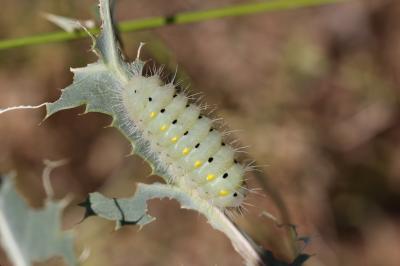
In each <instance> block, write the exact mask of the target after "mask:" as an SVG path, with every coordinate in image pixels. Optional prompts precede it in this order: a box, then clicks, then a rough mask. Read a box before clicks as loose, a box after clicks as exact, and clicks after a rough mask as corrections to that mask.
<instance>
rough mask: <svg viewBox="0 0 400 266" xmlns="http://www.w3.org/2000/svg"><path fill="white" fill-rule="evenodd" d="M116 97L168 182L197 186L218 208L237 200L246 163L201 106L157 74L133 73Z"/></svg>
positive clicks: (241, 196) (234, 204)
mask: <svg viewBox="0 0 400 266" xmlns="http://www.w3.org/2000/svg"><path fill="white" fill-rule="evenodd" d="M121 99H122V106H123V108H124V109H125V110H126V113H127V117H128V118H129V120H130V121H131V122H132V123H133V128H134V129H135V130H137V131H139V132H140V134H141V135H142V136H143V138H144V139H145V140H146V141H147V142H148V143H149V144H150V147H149V152H150V153H151V154H152V155H155V156H157V158H158V160H159V161H160V162H161V164H163V165H164V167H165V169H167V171H168V175H169V176H171V177H173V180H172V181H171V182H174V183H175V184H176V185H178V186H184V187H185V188H188V189H193V190H196V192H197V193H198V195H200V196H201V197H202V198H204V199H206V200H208V201H210V202H211V203H212V204H213V205H215V206H217V207H220V208H229V207H239V206H240V205H241V203H242V202H243V199H244V197H245V195H246V193H245V192H246V189H245V188H244V173H245V168H244V167H243V166H242V165H241V164H239V163H237V162H236V160H235V159H234V156H235V152H234V149H233V148H232V147H230V146H229V145H227V144H225V143H224V141H223V134H222V133H221V132H219V131H218V130H217V129H215V128H214V127H213V120H212V119H210V118H208V117H206V116H204V115H203V114H201V107H199V106H198V105H196V104H194V103H189V97H188V96H186V95H185V94H184V93H180V92H177V90H176V88H175V86H174V85H173V84H172V83H168V84H163V83H162V81H161V79H160V78H159V76H158V75H153V76H150V77H145V76H141V75H135V76H133V77H132V78H131V80H130V81H129V82H128V83H127V84H126V85H125V86H124V87H123V89H122V91H121Z"/></svg>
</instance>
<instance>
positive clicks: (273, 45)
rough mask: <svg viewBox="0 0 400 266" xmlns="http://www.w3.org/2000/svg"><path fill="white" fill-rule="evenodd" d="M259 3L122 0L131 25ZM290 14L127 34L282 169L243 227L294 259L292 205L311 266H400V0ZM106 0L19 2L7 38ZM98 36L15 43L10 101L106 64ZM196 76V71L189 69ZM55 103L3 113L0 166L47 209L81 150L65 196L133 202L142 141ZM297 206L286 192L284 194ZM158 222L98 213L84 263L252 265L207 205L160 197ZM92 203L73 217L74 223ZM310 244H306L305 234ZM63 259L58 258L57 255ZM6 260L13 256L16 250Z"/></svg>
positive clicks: (0, 68)
mask: <svg viewBox="0 0 400 266" xmlns="http://www.w3.org/2000/svg"><path fill="white" fill-rule="evenodd" d="M242 2H250V1H244V0H242V1H240V0H222V1H193V0H190V1H189V0H186V1H183V0H173V1H168V2H166V1H162V0H152V1H143V0H120V1H118V6H117V19H118V20H127V19H135V18H141V17H147V16H155V15H170V14H173V13H175V12H181V11H188V10H201V9H206V8H213V7H219V6H225V5H229V4H234V3H242ZM349 2H350V3H346V4H338V5H330V6H325V7H318V8H306V9H298V10H291V11H284V12H276V13H267V14H259V15H253V16H247V17H238V18H229V19H222V20H218V21H209V22H204V23H198V24H192V25H181V26H169V27H164V28H160V29H157V30H151V31H142V32H138V33H128V34H123V35H122V38H123V41H124V45H125V51H126V53H127V55H128V56H129V57H130V58H131V59H132V58H134V57H135V55H136V49H137V46H138V43H139V41H146V42H147V45H146V46H145V48H144V54H143V59H150V58H156V60H155V61H157V63H160V64H166V65H167V66H168V68H169V69H170V70H172V72H173V71H174V69H175V67H176V65H179V73H180V76H181V77H186V78H185V81H186V82H187V83H190V84H191V86H192V88H193V90H194V91H202V92H204V95H205V99H206V101H207V102H208V103H210V104H216V105H217V106H218V113H219V115H220V116H222V117H223V118H224V119H225V121H226V123H227V124H228V125H229V126H230V128H232V129H241V131H239V132H236V133H235V136H236V137H237V138H238V139H239V140H240V142H241V143H242V144H243V145H249V146H250V147H249V148H248V149H247V151H248V152H249V154H250V156H252V157H253V158H255V159H256V160H257V163H258V164H260V165H262V166H261V167H260V168H261V169H262V170H263V171H264V172H265V173H266V175H267V176H268V178H267V179H265V180H261V181H262V182H259V181H257V180H256V178H254V177H252V176H249V179H250V185H251V186H252V187H263V184H264V185H265V182H267V184H266V186H267V193H263V194H265V195H264V196H259V195H254V194H253V195H250V197H249V203H251V204H253V205H255V207H249V208H248V213H247V214H246V215H244V216H243V217H238V218H237V222H238V223H239V224H240V225H241V227H242V228H244V229H245V230H246V231H247V232H248V233H249V234H250V235H251V236H252V237H253V238H254V239H256V240H257V241H258V242H259V243H260V244H263V246H264V247H265V248H267V249H270V250H272V251H273V252H274V254H276V256H278V257H279V258H281V259H282V260H286V261H290V260H292V259H293V256H294V252H293V248H291V247H290V244H289V243H290V240H289V237H288V235H287V234H286V233H285V232H284V231H285V229H284V228H279V227H277V226H276V225H274V223H273V221H271V219H268V218H266V217H262V216H261V217H260V216H259V214H260V213H261V212H262V211H268V212H270V213H271V214H273V215H275V216H277V217H278V218H279V219H280V220H282V219H283V218H282V217H281V215H282V213H285V211H287V212H288V213H289V215H290V221H291V222H292V223H293V224H296V225H297V226H298V227H297V229H298V233H299V235H308V236H310V237H311V243H309V244H308V245H307V246H306V247H305V248H304V250H303V252H307V253H310V254H315V256H313V257H312V258H311V259H310V260H309V261H308V262H307V263H306V264H305V265H307V266H317V265H326V266H331V265H332V266H333V265H385V266H392V265H393V266H397V265H400V252H399V251H400V215H399V214H400V149H399V148H398V147H399V145H400V102H399V99H400V97H399V96H400V90H399V88H400V78H399V77H400V19H399V18H400V1H397V0H376V1H373V0H365V1H349ZM95 5H96V1H93V0H91V1H88V0H87V1H82V0H80V1H78V0H73V1H72V0H69V1H51V0H35V1H31V0H14V1H11V0H5V1H2V3H1V9H2V10H1V14H2V15H1V16H0V38H2V39H3V38H11V37H17V36H27V35H33V34H35V33H41V32H48V31H52V30H55V29H56V28H55V26H53V25H51V24H50V23H48V22H46V21H45V20H44V19H43V18H42V17H41V16H40V14H41V12H50V13H55V14H59V15H65V16H71V17H77V18H82V19H84V18H85V19H88V18H93V17H94V16H95V14H96V11H95V10H96V6H95ZM89 47H90V42H89V40H81V41H74V42H65V43H60V44H47V45H41V46H33V47H27V48H19V49H12V50H6V51H0V108H4V107H8V106H13V105H20V104H39V103H42V102H47V101H54V100H55V99H57V98H58V96H59V95H60V89H61V88H63V87H65V86H67V85H68V84H70V83H71V78H72V75H71V73H70V72H69V67H80V66H84V65H85V64H86V63H89V62H92V61H94V60H95V56H94V55H93V54H91V53H90V52H88V50H89ZM189 77H190V78H189ZM83 110H84V109H83V108H78V109H74V110H69V111H64V112H60V113H58V114H56V115H55V116H53V117H51V118H50V119H48V120H46V121H44V122H43V123H42V124H41V125H40V126H39V123H40V122H41V120H42V118H43V117H44V110H43V109H41V110H34V111H32V110H31V111H29V110H26V111H15V112H10V113H6V114H3V115H1V116H0V147H1V149H0V150H1V152H0V172H8V171H10V170H12V169H15V170H17V171H18V174H19V178H18V183H19V185H20V188H21V190H22V191H23V192H24V194H25V195H26V197H27V198H28V199H29V201H30V202H31V204H32V205H33V206H40V205H41V202H42V199H43V197H44V191H43V188H42V184H41V178H40V176H41V171H42V169H43V164H42V160H43V159H46V158H47V159H52V160H59V159H62V158H68V159H69V163H68V164H67V165H66V166H63V167H61V168H59V169H57V170H55V171H54V172H53V179H52V181H53V185H54V187H55V191H56V193H57V195H58V197H59V198H62V197H64V196H65V195H68V194H72V195H73V196H74V202H79V201H81V200H82V199H84V198H85V196H86V195H87V193H89V192H92V191H95V190H100V191H101V192H103V193H105V194H107V195H108V196H114V197H117V196H129V195H131V194H132V193H133V191H134V184H135V182H136V181H141V182H152V181H154V180H158V179H157V178H156V177H150V178H146V176H147V175H148V173H149V171H150V170H149V167H148V166H147V165H146V164H145V163H144V162H143V161H142V160H140V159H139V158H135V157H126V155H127V154H128V152H129V146H128V143H127V141H125V140H124V139H123V137H122V136H121V135H119V133H118V132H116V131H115V130H114V129H111V128H104V127H105V126H107V125H108V124H109V123H110V119H109V118H108V117H106V116H104V115H100V114H93V113H92V114H88V115H84V116H78V114H80V113H81V112H82V111H83ZM280 199H281V200H282V201H279V200H280ZM150 207H151V208H150V213H151V214H153V215H154V216H156V217H157V218H158V219H157V220H156V221H155V222H153V223H151V224H150V225H148V226H146V227H144V228H143V229H142V230H141V231H138V228H136V227H126V228H123V229H122V230H120V231H118V232H113V229H114V224H113V223H111V222H108V221H105V220H102V219H100V218H97V217H95V218H89V219H88V220H86V221H84V222H83V223H81V224H79V225H77V226H76V227H75V232H76V236H77V252H82V250H83V248H84V247H88V248H90V249H91V256H90V257H89V259H88V260H87V261H85V262H84V263H83V264H82V265H88V266H89V265H99V266H101V265H116V266H122V265H241V259H240V257H239V256H238V255H237V254H236V253H235V252H234V251H233V248H232V247H231V245H230V243H229V241H228V240H227V239H226V238H225V237H224V236H223V235H222V234H221V233H219V232H217V231H214V230H213V229H211V228H210V226H209V225H208V224H207V223H206V221H205V220H204V219H203V217H201V216H200V215H198V214H197V213H194V212H190V211H186V210H180V209H179V206H178V204H176V203H175V202H171V201H168V200H163V201H154V202H151V206H150ZM82 213H83V212H82V210H81V209H79V208H76V207H70V208H68V209H67V210H66V212H65V228H71V227H72V226H73V225H75V224H76V223H78V222H79V221H80V219H81V216H82ZM298 244H299V245H300V247H302V246H304V244H303V243H301V242H300V241H299V243H298ZM55 263H56V262H54V261H53V262H50V264H55ZM0 265H2V266H5V265H8V263H7V262H6V260H5V258H4V254H3V255H0Z"/></svg>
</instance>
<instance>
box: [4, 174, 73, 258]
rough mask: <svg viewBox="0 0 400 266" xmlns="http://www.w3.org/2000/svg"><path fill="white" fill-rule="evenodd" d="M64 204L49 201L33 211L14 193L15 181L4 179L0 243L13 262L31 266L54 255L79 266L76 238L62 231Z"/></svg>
mask: <svg viewBox="0 0 400 266" xmlns="http://www.w3.org/2000/svg"><path fill="white" fill-rule="evenodd" d="M64 206H65V203H64V202H62V201H61V202H53V201H50V200H46V202H45V206H44V208H43V209H40V210H34V209H31V208H30V207H29V206H28V205H27V203H26V202H25V201H24V200H23V199H22V197H21V196H20V195H19V194H18V193H17V191H16V190H15V184H14V180H13V179H12V178H10V177H9V178H4V180H3V184H2V185H1V187H0V236H1V238H0V240H1V244H2V246H3V247H4V250H5V251H6V253H7V254H8V256H9V258H10V260H11V262H12V263H13V264H14V265H17V266H29V265H32V264H33V262H38V261H43V260H46V259H49V258H51V257H53V256H62V257H63V258H64V260H65V262H67V263H68V265H77V262H76V258H75V255H74V246H73V238H72V236H71V235H70V234H68V233H63V232H62V231H61V212H62V210H63V208H64Z"/></svg>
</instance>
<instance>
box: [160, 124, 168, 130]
mask: <svg viewBox="0 0 400 266" xmlns="http://www.w3.org/2000/svg"><path fill="white" fill-rule="evenodd" d="M167 128H168V127H167V125H162V126H161V127H160V130H161V131H165V130H167Z"/></svg>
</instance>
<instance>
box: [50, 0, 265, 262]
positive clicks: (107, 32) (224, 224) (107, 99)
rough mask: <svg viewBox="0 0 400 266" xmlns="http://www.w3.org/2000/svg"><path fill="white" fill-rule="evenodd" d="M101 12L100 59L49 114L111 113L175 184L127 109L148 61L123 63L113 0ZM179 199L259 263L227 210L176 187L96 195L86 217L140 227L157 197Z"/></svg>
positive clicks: (82, 71)
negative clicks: (130, 87) (126, 90)
mask: <svg viewBox="0 0 400 266" xmlns="http://www.w3.org/2000/svg"><path fill="white" fill-rule="evenodd" d="M100 13H101V17H102V19H103V27H102V31H101V33H100V35H99V37H98V38H95V39H94V51H95V52H96V54H97V55H98V56H99V60H98V61H97V62H96V63H93V64H89V65H88V66H86V67H84V68H79V69H73V70H72V71H73V72H74V81H73V83H72V84H71V85H70V86H68V87H67V88H66V89H64V90H63V91H62V94H61V97H60V98H59V99H58V100H57V101H56V102H54V103H49V104H47V105H46V107H47V116H46V117H49V116H51V115H53V114H54V113H56V112H58V111H61V110H64V109H69V108H74V107H77V106H80V105H83V104H85V105H86V112H100V113H104V114H107V115H110V116H111V117H112V119H113V122H112V126H114V127H116V128H117V129H119V130H120V131H121V132H122V133H123V134H124V135H125V137H126V138H127V139H128V140H129V141H130V142H131V144H132V147H133V148H134V152H135V153H136V154H137V155H139V156H142V157H143V158H145V159H147V161H148V162H149V163H150V164H151V166H152V168H153V170H154V172H155V173H156V174H158V175H160V176H161V177H163V178H164V179H165V180H170V179H171V177H169V176H168V175H167V171H166V170H165V169H164V168H163V167H164V166H163V165H162V164H161V163H160V162H159V160H158V158H157V157H156V155H155V154H149V153H148V152H146V151H147V147H149V143H148V142H146V141H145V140H144V139H143V137H142V136H141V135H140V133H139V132H138V131H135V130H132V125H131V121H130V120H129V118H128V117H127V115H126V112H125V111H123V106H121V103H122V100H121V99H120V98H119V97H120V91H121V90H122V88H123V87H124V86H125V84H126V82H127V81H128V80H130V79H131V77H132V76H133V75H141V74H142V69H143V65H144V63H143V62H141V61H140V60H139V59H136V60H135V61H134V62H132V63H127V62H125V61H124V60H123V57H122V55H121V53H120V50H119V49H120V48H119V45H118V43H117V41H116V35H115V32H114V26H113V22H112V16H111V6H110V3H109V1H108V0H100ZM165 197H167V198H174V199H176V200H177V201H178V202H180V204H181V206H182V207H183V208H188V209H193V210H196V211H198V212H200V213H202V214H203V215H204V216H205V217H206V218H207V220H208V222H209V223H210V224H211V225H212V226H213V227H214V228H215V229H217V230H220V231H222V232H223V233H225V235H226V236H227V237H229V239H230V240H231V242H232V244H233V246H234V247H235V249H236V250H237V251H238V252H239V253H240V254H241V255H242V257H243V258H244V259H245V261H246V262H247V264H248V265H257V264H258V262H259V261H260V258H259V256H258V253H257V250H256V247H255V245H254V243H252V242H251V240H249V239H248V238H246V236H244V235H243V234H242V233H241V232H240V231H239V230H238V229H237V228H236V226H235V225H234V224H233V223H232V222H231V221H230V220H229V219H228V218H227V217H226V216H225V214H224V213H223V211H221V210H220V209H218V208H216V207H214V206H213V205H211V204H210V203H209V202H208V201H207V200H205V199H202V198H200V197H199V196H197V195H196V194H192V192H191V191H186V190H184V188H180V187H176V186H173V185H161V184H153V185H144V184H139V185H138V190H137V192H136V194H135V195H134V196H133V197H131V198H129V199H107V198H105V197H104V196H102V195H101V194H98V193H94V194H91V195H90V197H89V199H88V201H87V202H85V203H86V205H85V206H86V207H90V209H88V208H87V212H86V215H87V216H88V215H90V214H93V212H94V213H96V214H97V215H99V216H101V217H104V218H106V219H110V220H115V221H117V223H118V225H122V224H127V223H128V224H132V223H133V224H138V225H140V226H143V225H145V224H147V223H149V222H151V221H152V220H153V219H154V218H152V217H151V216H149V215H148V214H147V200H149V199H152V198H165Z"/></svg>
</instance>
